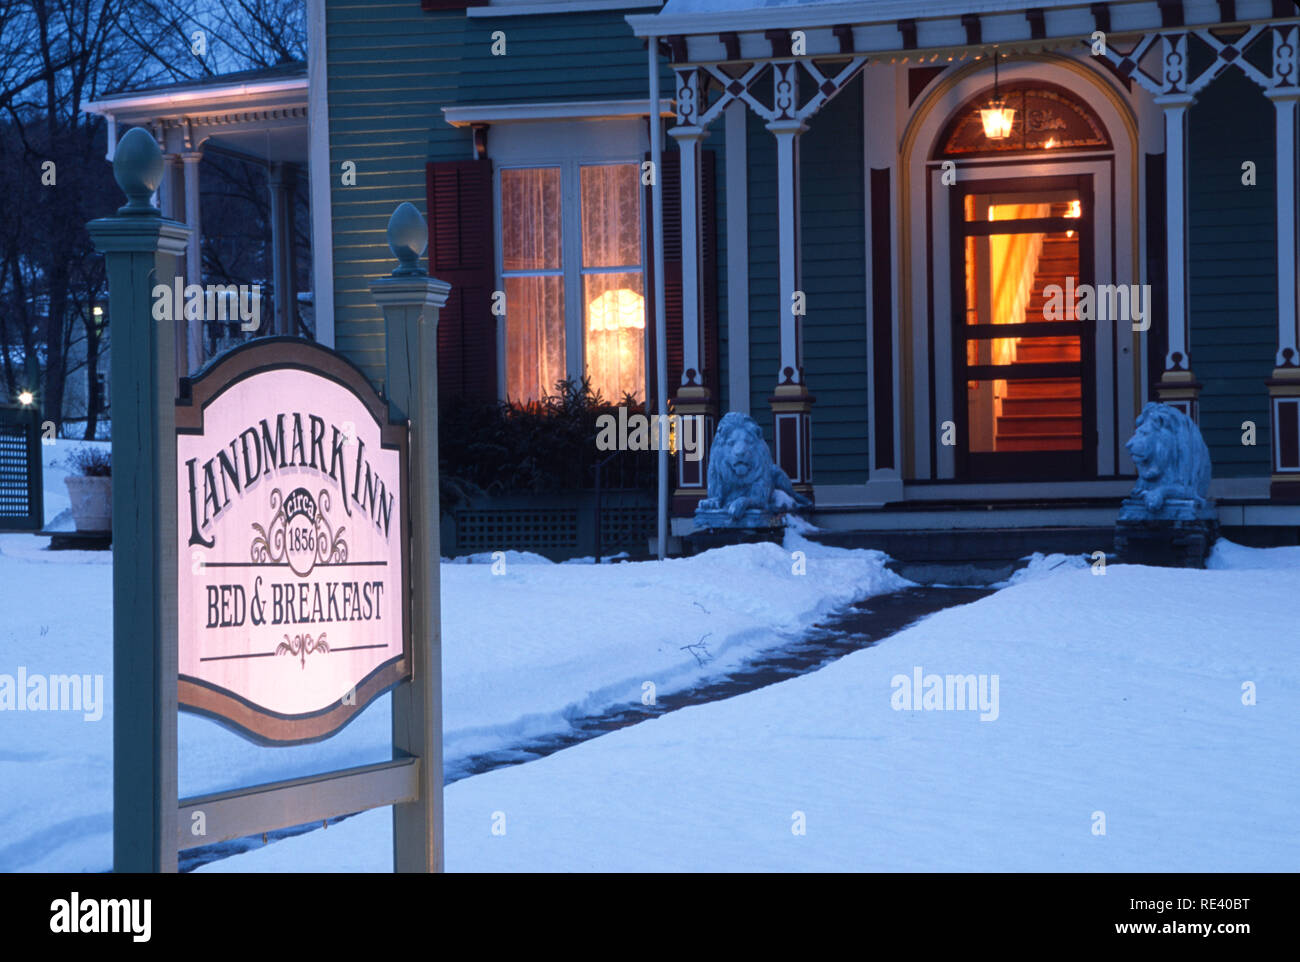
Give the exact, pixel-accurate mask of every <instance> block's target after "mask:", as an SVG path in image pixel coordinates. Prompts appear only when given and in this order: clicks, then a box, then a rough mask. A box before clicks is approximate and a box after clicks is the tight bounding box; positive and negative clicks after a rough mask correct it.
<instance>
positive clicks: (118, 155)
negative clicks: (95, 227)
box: [113, 127, 163, 217]
mask: <svg viewBox="0 0 1300 962" xmlns="http://www.w3.org/2000/svg"><path fill="white" fill-rule="evenodd" d="M113 176H114V178H116V179H117V185H118V186H119V187H121V188H122V193H124V194H126V200H127V203H126V206H124V207H121V208H119V209H118V213H119V214H151V215H153V216H155V217H157V216H159V211H158V208H156V207H154V206H153V204H151V203H150V200H151V199H152V197H153V192H154V191H155V190H157V189H158V185H159V184H161V183H162V178H163V155H162V148H161V147H159V146H158V141H156V140H154V137H153V134H151V133H149V131H147V130H145V129H144V128H143V127H132V128H131V129H130V130H128V131H127V132H126V133H125V134H124V135H123V136H122V139H121V140H119V141H118V142H117V150H116V151H115V152H114V153H113Z"/></svg>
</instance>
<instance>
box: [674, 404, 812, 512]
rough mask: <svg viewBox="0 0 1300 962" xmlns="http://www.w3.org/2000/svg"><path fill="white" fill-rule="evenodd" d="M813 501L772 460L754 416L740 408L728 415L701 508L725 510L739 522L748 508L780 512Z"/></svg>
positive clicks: (717, 437) (715, 447)
mask: <svg viewBox="0 0 1300 962" xmlns="http://www.w3.org/2000/svg"><path fill="white" fill-rule="evenodd" d="M810 503H811V502H810V501H809V500H808V499H807V498H805V497H803V496H802V495H799V494H797V493H796V492H795V490H794V486H793V485H791V483H790V478H789V476H788V475H787V474H786V473H785V472H784V471H782V470H781V469H780V468H778V467H777V466H776V465H775V464H773V463H772V454H771V452H770V451H769V450H768V447H767V442H766V441H765V440H763V431H762V429H761V428H759V426H758V424H757V423H755V421H754V419H753V418H751V417H750V416H749V415H748V414H741V413H740V412H739V411H732V412H730V413H729V414H727V415H725V416H724V417H723V418H722V420H721V421H720V422H719V423H718V430H717V432H716V433H715V434H714V436H713V444H712V446H711V447H710V449H709V496H708V497H707V498H705V499H704V500H702V501H701V502H700V509H701V510H702V511H725V512H727V514H728V515H729V516H730V518H731V519H732V520H733V521H739V520H740V518H741V516H742V515H744V513H745V512H746V511H761V512H778V511H786V510H789V509H790V508H794V507H800V506H804V507H806V506H807V505H809V504H810Z"/></svg>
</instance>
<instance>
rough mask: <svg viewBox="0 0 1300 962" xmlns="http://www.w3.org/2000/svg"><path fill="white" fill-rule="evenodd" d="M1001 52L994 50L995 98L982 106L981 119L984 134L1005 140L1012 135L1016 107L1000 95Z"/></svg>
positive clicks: (989, 137) (993, 138)
mask: <svg viewBox="0 0 1300 962" xmlns="http://www.w3.org/2000/svg"><path fill="white" fill-rule="evenodd" d="M999 59H1001V54H999V53H998V52H997V50H996V49H995V50H994V51H993V99H992V100H990V101H989V105H988V106H987V107H981V108H980V120H982V121H983V122H984V136H985V137H987V138H988V139H989V140H1005V139H1006V138H1007V137H1010V136H1011V124H1012V122H1013V121H1014V120H1015V119H1016V109H1015V108H1014V107H1008V106H1007V102H1006V101H1005V100H1003V99H1002V98H1001V97H1000V96H998V60H999Z"/></svg>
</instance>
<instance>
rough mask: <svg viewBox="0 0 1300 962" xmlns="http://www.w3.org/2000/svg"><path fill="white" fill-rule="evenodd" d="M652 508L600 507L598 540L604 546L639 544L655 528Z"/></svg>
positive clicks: (643, 542) (642, 544) (643, 541)
mask: <svg viewBox="0 0 1300 962" xmlns="http://www.w3.org/2000/svg"><path fill="white" fill-rule="evenodd" d="M655 521H656V519H655V511H654V508H641V507H635V508H602V509H601V512H600V541H601V544H602V545H603V546H605V547H607V548H608V547H611V546H616V545H626V544H640V545H641V546H643V547H644V544H645V541H646V539H647V538H649V537H650V535H652V534H653V533H654V530H655Z"/></svg>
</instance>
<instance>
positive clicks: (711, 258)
mask: <svg viewBox="0 0 1300 962" xmlns="http://www.w3.org/2000/svg"><path fill="white" fill-rule="evenodd" d="M647 157H648V155H647ZM716 157H717V155H716V154H715V153H714V152H713V151H711V150H703V151H700V195H701V197H700V244H701V248H702V252H701V269H700V300H701V303H700V324H701V326H702V328H703V340H704V372H703V373H704V378H705V384H707V385H708V386H709V388H710V389H711V390H712V391H714V392H715V393H716V392H717V390H718V214H717V165H716ZM659 174H660V177H661V178H662V179H661V180H660V181H659V183H660V184H662V185H663V203H664V321H665V325H666V328H667V330H666V332H665V333H666V338H665V339H666V340H667V342H668V394H669V396H670V397H676V396H677V389H678V387H680V386H681V383H682V202H681V197H682V191H681V187H682V183H681V155H680V154H679V153H678V152H677V151H675V150H665V151H664V152H663V157H662V160H661V162H660V171H659ZM653 203H654V198H653V196H652V194H651V188H649V187H647V188H646V191H645V209H646V210H647V211H652V210H653V208H652V206H651V205H652V204H653ZM653 222H654V221H653V217H650V216H647V224H650V225H653ZM647 236H649V237H650V243H651V245H652V246H651V248H650V251H649V252H648V253H647V258H646V259H647V261H648V264H649V270H647V272H646V276H647V278H649V281H650V285H651V286H650V288H649V290H650V291H651V295H650V297H651V300H652V301H653V297H654V294H653V291H654V286H653V284H654V256H653V251H654V248H653V244H654V231H653V226H652V227H651V229H649V230H647ZM654 316H655V315H654V313H653V311H652V312H651V314H650V317H651V319H652V320H651V323H653V318H654ZM651 344H652V345H653V344H654V340H653V338H652V340H651ZM651 370H652V371H653V370H654V368H653V367H652V368H651ZM653 384H654V378H653V377H651V388H652V390H651V392H650V393H651V394H653Z"/></svg>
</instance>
